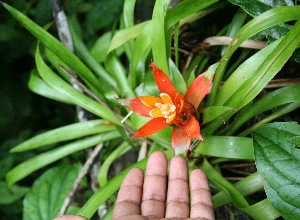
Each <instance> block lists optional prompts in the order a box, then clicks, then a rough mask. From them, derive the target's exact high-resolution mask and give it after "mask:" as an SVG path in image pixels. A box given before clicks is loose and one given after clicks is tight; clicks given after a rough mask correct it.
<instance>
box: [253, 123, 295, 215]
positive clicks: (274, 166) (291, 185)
mask: <svg viewBox="0 0 300 220" xmlns="http://www.w3.org/2000/svg"><path fill="white" fill-rule="evenodd" d="M252 135H253V143H254V149H255V157H256V166H257V169H258V172H259V174H260V175H261V178H262V180H263V184H264V188H265V191H266V194H267V196H268V198H269V200H270V201H271V203H272V205H273V206H274V207H275V208H276V209H277V210H278V211H279V212H280V213H281V214H282V216H283V217H284V218H285V219H299V218H300V197H299V196H298V195H300V176H299V164H300V151H299V149H298V148H295V145H293V140H294V138H295V137H299V135H300V126H299V125H298V124H297V123H295V122H289V123H288V122H285V123H272V124H268V125H265V126H262V127H260V128H259V129H257V130H255V131H253V132H252Z"/></svg>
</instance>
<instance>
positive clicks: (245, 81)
mask: <svg viewBox="0 0 300 220" xmlns="http://www.w3.org/2000/svg"><path fill="white" fill-rule="evenodd" d="M299 9H300V8H299ZM299 43H300V21H297V22H296V24H295V25H294V27H293V28H292V29H291V31H290V32H289V33H288V34H287V35H286V36H285V37H283V38H281V39H279V40H277V41H275V42H274V43H272V44H270V45H269V46H267V47H265V48H264V49H262V50H261V51H259V52H258V53H256V54H255V55H253V56H252V57H250V58H249V59H248V60H246V61H245V62H244V63H243V64H242V65H240V66H239V68H238V69H236V71H235V72H234V73H233V74H232V75H231V76H230V77H229V79H228V80H227V81H226V82H225V83H224V85H223V87H222V88H221V89H220V92H219V93H218V97H217V98H216V100H215V103H214V105H220V106H222V105H225V106H230V107H232V108H234V109H236V110H239V109H241V108H242V107H244V106H245V105H247V104H248V103H249V102H250V101H252V100H253V99H254V98H255V97H256V96H257V95H258V94H259V93H260V92H261V91H262V90H263V89H264V87H265V86H266V85H267V84H268V83H269V81H270V80H271V79H272V78H273V77H274V76H275V75H276V74H277V73H278V72H279V71H280V70H281V68H282V67H283V65H284V64H285V63H286V62H287V61H288V59H289V58H290V57H291V55H292V54H293V52H294V51H295V49H296V48H297V46H298V44H299ZM220 65H221V64H220ZM232 115H233V114H232V113H230V112H229V113H228V114H227V115H226V116H223V119H224V121H226V120H227V119H228V118H230V117H231V116H232ZM222 124H223V122H221V121H219V122H215V123H210V124H209V125H207V126H206V127H205V132H207V133H212V132H214V131H215V130H216V129H217V128H218V127H220V126H221V125H222Z"/></svg>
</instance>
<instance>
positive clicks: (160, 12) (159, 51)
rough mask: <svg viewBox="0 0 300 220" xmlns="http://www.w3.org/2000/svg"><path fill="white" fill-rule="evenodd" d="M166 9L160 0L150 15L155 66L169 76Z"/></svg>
mask: <svg viewBox="0 0 300 220" xmlns="http://www.w3.org/2000/svg"><path fill="white" fill-rule="evenodd" d="M165 15H166V9H165V7H164V4H163V1H162V0H157V1H156V2H155V5H154V9H153V14H152V36H151V40H152V54H153V61H154V63H155V65H156V66H157V67H158V68H160V69H161V70H162V71H163V72H164V73H165V74H166V75H167V76H169V75H170V74H169V65H168V64H169V63H168V59H167V50H166V48H167V45H166V43H167V42H166V35H167V34H166V33H165V32H166V31H165Z"/></svg>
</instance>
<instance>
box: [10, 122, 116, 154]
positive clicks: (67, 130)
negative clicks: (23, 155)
mask: <svg viewBox="0 0 300 220" xmlns="http://www.w3.org/2000/svg"><path fill="white" fill-rule="evenodd" d="M115 129H116V127H115V126H114V125H112V124H110V123H109V122H108V121H105V120H91V121H85V122H79V123H75V124H71V125H67V126H64V127H60V128H56V129H53V130H51V131H48V132H45V133H43V134H39V135H37V136H35V137H33V138H31V139H29V140H27V141H24V142H22V143H21V144H19V145H18V146H16V147H14V148H12V149H11V152H13V153H16V152H22V151H27V150H32V149H35V148H38V147H41V146H45V145H48V144H53V143H58V142H62V141H68V140H72V139H76V138H79V137H84V136H87V135H93V134H98V133H103V132H108V131H112V130H115Z"/></svg>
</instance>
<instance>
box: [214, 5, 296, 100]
mask: <svg viewBox="0 0 300 220" xmlns="http://www.w3.org/2000/svg"><path fill="white" fill-rule="evenodd" d="M299 18H300V7H299V6H289V7H287V6H286V7H278V8H274V9H272V10H269V11H267V12H265V13H263V14H261V15H259V16H257V17H255V18H254V19H252V20H251V21H250V22H248V23H247V24H246V25H245V26H244V27H243V28H242V29H241V30H240V31H239V32H238V33H237V34H236V35H235V37H234V38H233V39H232V41H231V43H230V44H229V46H228V48H227V50H226V52H225V54H224V56H223V57H222V61H223V62H221V63H220V66H219V67H218V69H217V71H216V74H215V78H214V84H213V87H212V91H211V94H210V98H209V104H210V105H217V104H216V103H217V102H218V101H216V99H217V98H218V97H219V94H218V95H217V93H218V90H219V85H220V82H221V80H222V78H223V75H224V72H225V69H226V66H227V64H228V62H229V60H230V58H231V56H232V54H233V53H234V52H235V51H236V49H237V48H238V47H239V46H240V45H241V44H242V43H243V42H244V41H245V40H246V39H248V38H250V37H251V36H253V35H254V34H256V33H258V32H260V31H263V30H265V29H267V28H269V27H272V26H275V25H278V24H281V23H283V22H287V21H291V20H298V19H299Z"/></svg>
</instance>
